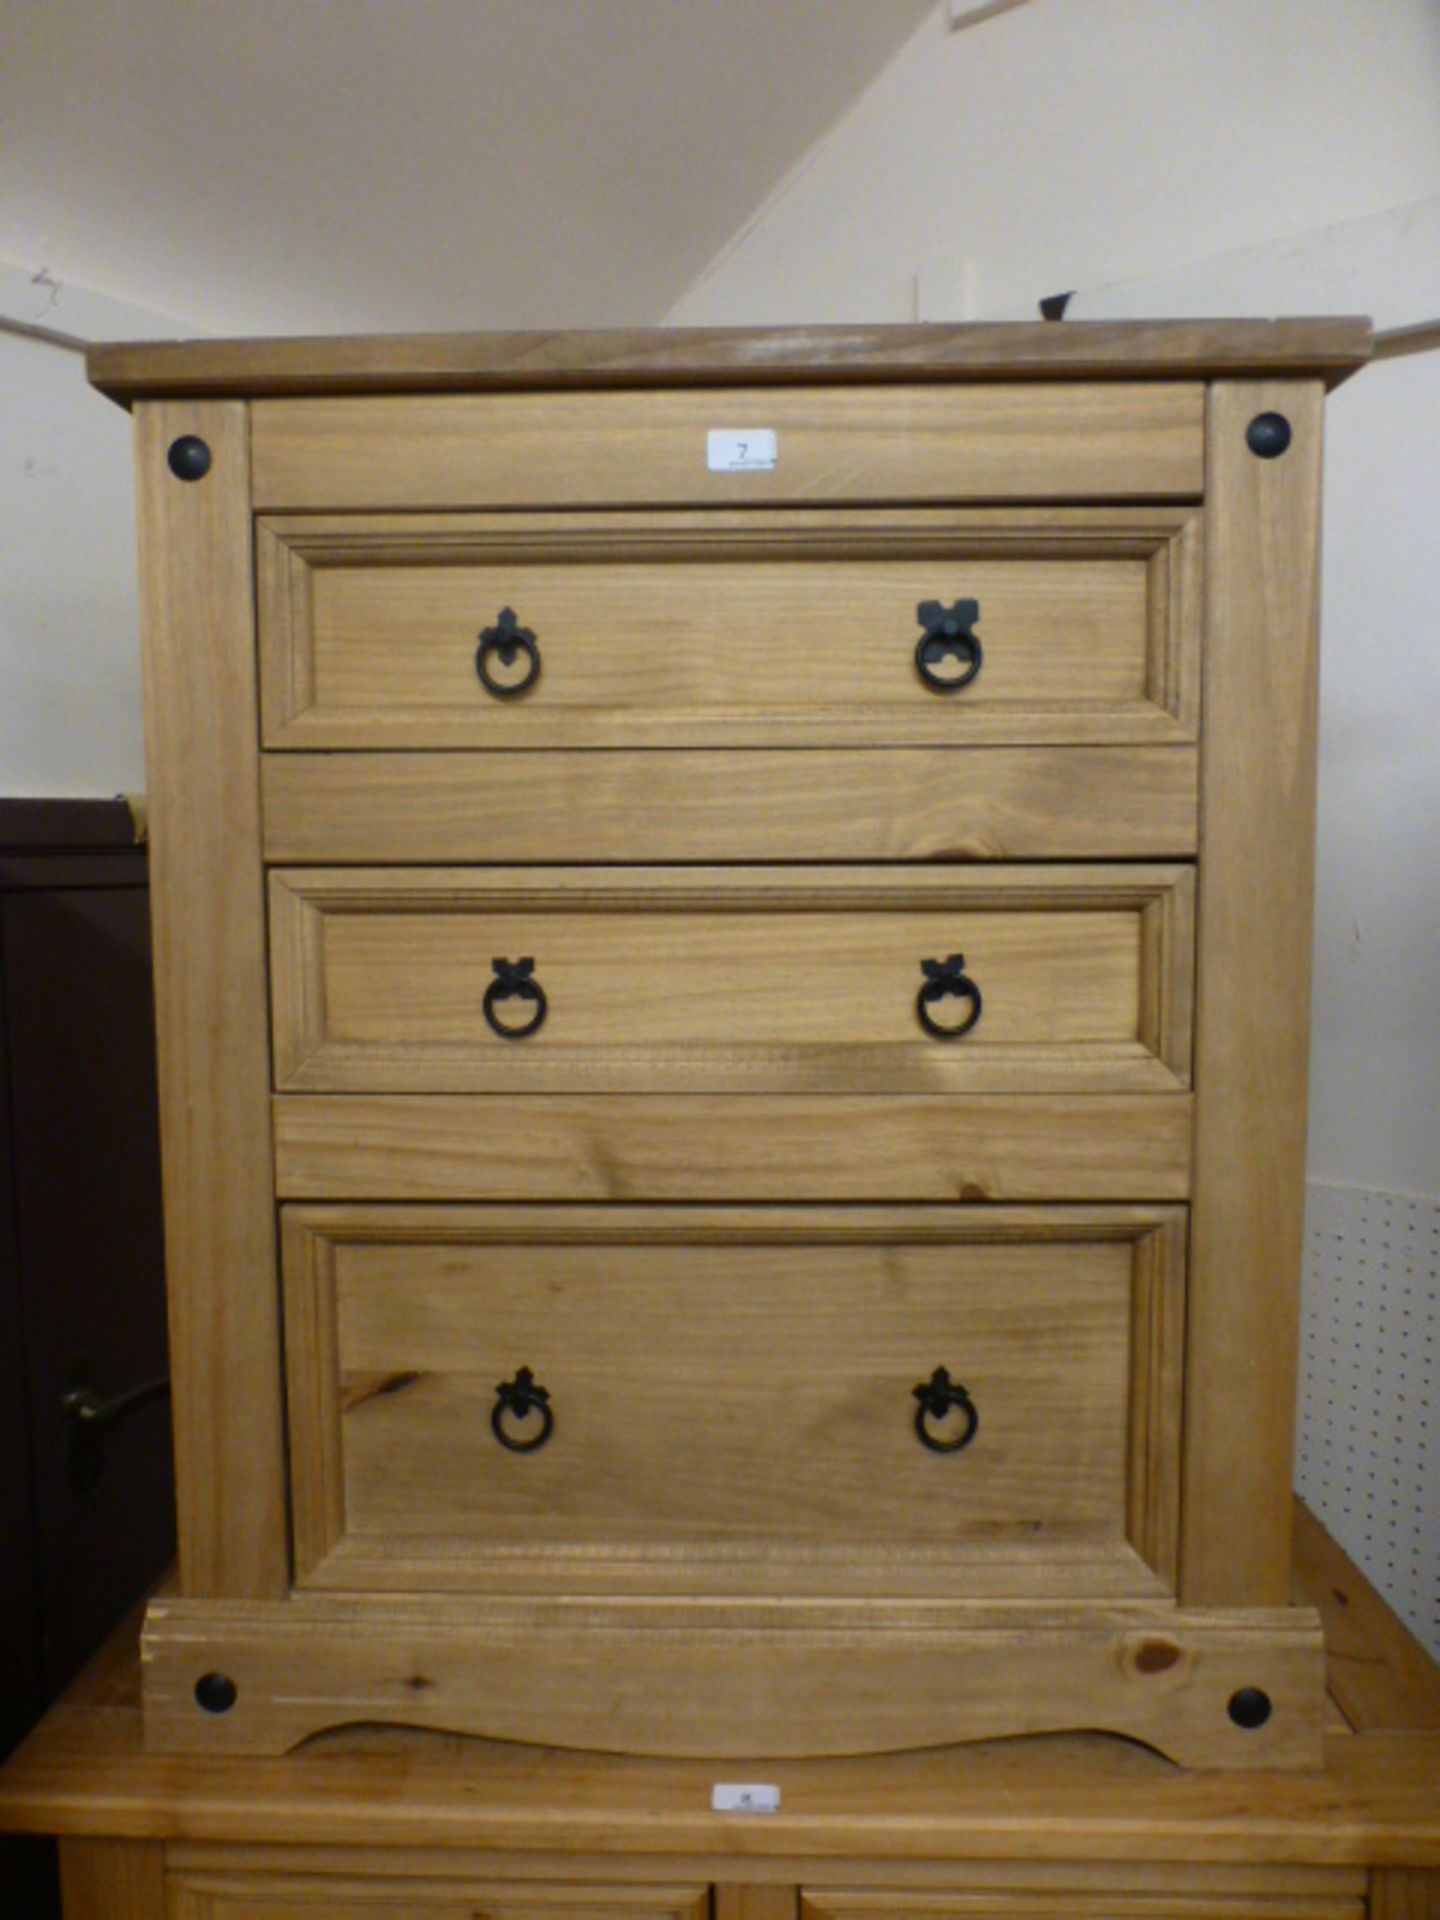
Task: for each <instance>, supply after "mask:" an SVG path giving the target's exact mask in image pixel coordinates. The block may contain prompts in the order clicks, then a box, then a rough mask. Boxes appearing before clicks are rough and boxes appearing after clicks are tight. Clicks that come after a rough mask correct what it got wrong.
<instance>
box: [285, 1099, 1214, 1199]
mask: <svg viewBox="0 0 1440 1920" xmlns="http://www.w3.org/2000/svg"><path fill="white" fill-rule="evenodd" d="M1190 1112H1191V1096H1190V1095H1189V1094H1184V1093H1174V1094H1165V1093H1157V1094H1152V1095H1147V1096H1146V1097H1145V1098H1144V1099H1143V1100H1137V1099H1135V1098H1134V1097H1133V1096H1131V1095H1126V1094H1118V1095H1103V1094H1051V1095H1041V1094H1028V1095H1027V1094H983V1095H975V1096H966V1095H963V1094H954V1095H941V1096H925V1095H915V1094H909V1095H906V1094H896V1095H891V1096H888V1097H887V1098H885V1099H883V1100H877V1099H874V1098H871V1097H870V1096H867V1095H863V1094H850V1095H846V1094H814V1095H805V1094H738V1095H724V1094H680V1095H670V1096H666V1095H663V1094H613V1095H607V1096H606V1098H605V1101H604V1104H603V1106H602V1105H597V1103H596V1101H595V1100H594V1099H592V1098H590V1097H589V1096H586V1095H581V1094H575V1095H570V1094H527V1095H526V1096H525V1099H524V1101H523V1103H521V1104H519V1105H518V1106H517V1103H516V1102H515V1101H513V1100H510V1099H508V1098H506V1097H505V1096H504V1095H500V1094H493V1095H492V1094H473V1095H461V1094H429V1095H416V1094H372V1095H363V1094H310V1095H307V1094H285V1095H282V1096H281V1097H279V1098H278V1099H277V1100H276V1101H275V1104H274V1114H275V1157H276V1186H277V1191H278V1193H279V1194H280V1196H281V1198H282V1199H287V1200H309V1199H328V1200H565V1201H572V1200H694V1201H702V1200H740V1201H745V1200H828V1201H844V1200H855V1201H862V1200H950V1201H953V1200H961V1201H985V1200H1078V1199H1084V1200H1095V1201H1105V1200H1119V1201H1125V1200H1137V1199H1143V1200H1156V1201H1163V1200H1183V1199H1184V1198H1185V1197H1186V1195H1187V1194H1188V1193H1189V1191H1190Z"/></svg>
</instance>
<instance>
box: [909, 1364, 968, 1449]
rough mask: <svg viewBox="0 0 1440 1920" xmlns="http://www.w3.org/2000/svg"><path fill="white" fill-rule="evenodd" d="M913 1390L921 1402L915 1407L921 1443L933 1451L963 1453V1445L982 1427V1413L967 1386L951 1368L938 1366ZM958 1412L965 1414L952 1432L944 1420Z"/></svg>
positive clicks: (916, 1427) (916, 1430) (965, 1445)
mask: <svg viewBox="0 0 1440 1920" xmlns="http://www.w3.org/2000/svg"><path fill="white" fill-rule="evenodd" d="M913 1391H914V1395H915V1398H916V1399H917V1400H918V1401H919V1402H920V1405H919V1406H918V1407H917V1408H916V1410H915V1432H916V1434H917V1436H918V1437H919V1440H920V1444H921V1446H924V1447H928V1448H929V1449H930V1451H931V1452H932V1453H959V1451H960V1449H961V1448H962V1447H968V1446H969V1444H970V1442H971V1441H972V1440H973V1439H974V1438H975V1435H976V1432H977V1431H978V1429H979V1426H980V1415H979V1413H978V1412H977V1411H976V1407H975V1402H974V1401H973V1400H972V1399H971V1398H970V1395H969V1394H968V1393H967V1392H966V1391H965V1389H964V1387H962V1386H961V1385H960V1383H959V1381H958V1380H952V1379H951V1378H950V1374H949V1370H948V1369H947V1368H945V1367H936V1369H935V1371H934V1373H932V1374H931V1376H930V1378H929V1379H928V1380H922V1381H921V1382H920V1384H919V1386H918V1387H916V1388H914V1390H913ZM955 1412H958V1413H959V1414H960V1416H961V1420H960V1425H959V1427H958V1428H957V1429H956V1431H955V1432H953V1433H950V1432H947V1431H946V1430H945V1425H944V1423H945V1422H946V1421H947V1420H948V1419H949V1417H950V1415H951V1414H952V1413H955Z"/></svg>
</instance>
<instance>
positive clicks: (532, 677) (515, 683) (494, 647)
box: [475, 607, 540, 700]
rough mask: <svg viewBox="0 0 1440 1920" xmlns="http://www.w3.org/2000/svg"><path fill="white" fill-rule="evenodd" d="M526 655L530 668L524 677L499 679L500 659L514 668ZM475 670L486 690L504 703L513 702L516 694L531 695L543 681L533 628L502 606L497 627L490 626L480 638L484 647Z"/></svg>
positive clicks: (476, 652) (476, 661) (504, 665)
mask: <svg viewBox="0 0 1440 1920" xmlns="http://www.w3.org/2000/svg"><path fill="white" fill-rule="evenodd" d="M522 653H523V654H524V655H525V659H526V667H525V671H524V673H522V674H521V676H520V678H519V679H518V680H497V679H496V678H495V675H494V672H493V671H492V662H493V661H496V660H498V661H499V662H500V665H501V666H502V667H513V666H514V664H515V661H516V657H517V656H518V655H519V654H522ZM475 671H476V672H477V673H478V674H479V676H480V679H481V681H482V682H483V684H484V686H485V688H486V690H487V691H488V692H490V693H493V694H494V695H495V696H496V698H497V699H500V700H513V699H514V698H515V696H516V694H520V693H528V692H529V690H530V688H531V687H533V686H534V684H535V682H536V681H537V680H538V679H539V678H540V643H539V641H538V640H536V638H535V636H534V634H533V633H532V632H531V631H530V629H529V627H522V626H521V625H520V621H519V617H518V615H517V614H516V612H515V609H514V608H513V607H502V608H501V609H500V613H499V616H498V617H497V619H496V621H495V624H494V626H493V627H486V628H485V630H484V632H483V633H482V634H481V635H480V644H479V646H478V647H477V648H476V649H475Z"/></svg>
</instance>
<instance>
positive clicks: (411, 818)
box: [260, 746, 1199, 865]
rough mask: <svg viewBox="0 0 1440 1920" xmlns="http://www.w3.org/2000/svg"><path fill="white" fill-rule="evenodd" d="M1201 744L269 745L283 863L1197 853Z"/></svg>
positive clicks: (269, 809)
mask: <svg viewBox="0 0 1440 1920" xmlns="http://www.w3.org/2000/svg"><path fill="white" fill-rule="evenodd" d="M1197 778H1198V759H1197V753H1196V750H1195V749H1194V748H1192V747H1183V746H1175V747H986V748H985V750H984V751H983V752H977V753H971V754H967V755H966V757H965V760H964V762H963V769H962V766H961V765H960V764H959V763H958V762H957V757H956V755H955V753H954V752H952V751H951V750H949V749H947V748H930V749H921V748H911V749H898V750H894V751H889V750H884V749H877V750H872V751H865V752H855V753H852V752H848V751H839V750H829V749H825V748H816V749H813V750H810V751H807V752H804V753H790V752H785V751H777V750H772V749H765V748H756V749H753V750H750V751H739V752H731V751H727V750H724V749H716V750H714V751H711V752H705V753H686V752H672V751H667V750H660V749H657V750H654V751H651V752H631V751H628V750H626V749H623V748H616V749H613V750H610V751H606V752H581V753H574V752H554V753H503V754H501V753H315V754H311V753H274V754H267V755H266V756H265V758H264V764H263V766H262V767H261V773H260V779H261V789H262V793H263V796H264V833H265V855H266V858H267V860H269V861H271V862H275V863H278V864H282V865H283V864H289V863H297V862H317V863H318V862H325V863H328V862H331V861H362V862H363V861H393V862H404V863H407V864H416V865H420V864H435V863H439V864H444V863H446V862H452V861H473V862H476V863H486V864H489V863H494V864H504V865H511V864H517V863H531V862H553V861H554V859H555V857H556V853H557V850H563V852H564V855H565V858H566V859H567V860H570V861H576V862H579V861H594V862H597V863H609V862H621V861H624V862H635V863H638V864H645V863H647V862H650V861H657V860H658V861H671V860H676V861H715V862H731V861H734V862H740V863H745V862H749V861H756V860H776V861H779V860H786V861H806V860H885V861H899V860H906V861H909V860H936V861H941V860H944V861H971V860H1077V859H1094V860H1116V859H1135V860H1166V859H1186V858H1188V857H1191V856H1193V855H1194V853H1195V849H1196V844H1197V839H1198V831H1199V830H1198V821H1197Z"/></svg>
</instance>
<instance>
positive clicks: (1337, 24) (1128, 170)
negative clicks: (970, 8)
mask: <svg viewBox="0 0 1440 1920" xmlns="http://www.w3.org/2000/svg"><path fill="white" fill-rule="evenodd" d="M945 13H946V9H945V8H944V7H943V6H941V7H937V9H936V10H935V13H934V14H933V15H932V17H931V18H930V19H929V20H928V21H927V22H926V24H925V26H924V27H923V28H922V29H921V30H920V31H919V32H918V33H917V34H916V35H915V36H914V38H913V39H912V40H911V41H910V42H909V43H908V45H907V46H906V47H905V48H904V49H903V50H902V52H901V53H900V54H899V55H898V56H897V57H896V58H895V59H894V60H893V61H892V62H891V64H890V65H889V66H888V67H887V68H886V69H885V71H884V73H883V74H881V75H880V77H879V78H878V79H877V80H876V81H875V83H874V84H873V85H872V86H871V87H870V88H869V89H868V91H867V92H866V93H865V94H864V95H863V96H862V97H861V99H860V100H859V101H858V102H857V103H856V105H855V106H854V107H853V108H852V110H851V111H850V112H849V113H848V114H847V115H846V116H845V118H844V119H843V120H841V121H840V122H839V124H838V125H837V126H836V128H835V129H834V130H833V132H832V133H831V134H830V135H829V136H827V138H826V139H825V140H823V141H822V142H821V143H820V145H819V146H818V147H817V148H815V149H814V150H813V152H812V153H811V154H810V155H808V156H807V158H806V159H805V161H803V162H802V164H801V165H800V167H799V168H798V169H797V170H796V171H795V172H794V173H793V174H792V176H791V177H790V179H789V181H788V182H786V183H785V184H784V185H783V186H782V188H781V189H780V190H779V191H778V192H777V193H776V194H775V195H773V196H772V198H771V200H770V202H769V203H768V204H767V206H766V207H765V208H764V209H762V211H761V213H760V214H759V215H758V216H757V217H756V219H755V220H753V221H752V222H751V223H750V224H749V225H748V227H746V228H745V229H744V230H743V231H742V233H741V235H740V236H739V237H738V239H737V240H736V241H734V242H732V243H731V245H730V247H729V248H728V249H727V250H726V251H725V252H723V253H722V254H721V255H720V256H719V258H718V259H717V260H716V261H715V262H713V263H712V265H711V266H710V268H709V269H707V271H706V273H705V274H703V275H702V276H701V278H700V279H699V280H698V281H697V282H696V284H695V286H694V287H693V288H692V289H691V291H690V292H689V293H688V294H687V295H686V296H685V298H684V299H683V300H681V301H679V302H678V303H677V304H676V306H675V307H674V308H672V310H671V312H670V314H669V315H668V316H667V317H668V320H669V322H670V323H671V324H672V325H676V326H708V325H723V324H726V323H736V324H739V323H764V322H767V321H773V322H781V321H796V322H801V321H821V320H838V321H851V320H909V319H912V318H914V317H915V315H914V304H913V302H914V283H915V276H916V273H917V271H918V270H919V269H920V268H921V266H922V265H923V264H924V262H925V261H926V260H927V258H928V257H929V256H930V255H932V254H933V253H934V252H935V251H937V250H954V251H956V252H958V253H959V254H961V255H962V256H963V258H964V260H965V262H966V263H967V265H968V268H969V272H968V276H967V278H968V286H969V299H968V313H967V312H957V313H954V314H952V315H949V316H946V317H950V318H954V319H963V318H966V317H968V315H970V314H973V315H974V316H975V317H984V318H986V319H1003V318H1028V319H1033V318H1035V314H1036V305H1035V303H1036V302H1037V301H1038V300H1039V299H1040V298H1041V297H1042V296H1044V295H1046V294H1051V293H1060V292H1063V291H1065V290H1066V289H1068V288H1071V287H1093V286H1096V285H1099V284H1100V283H1102V282H1105V281H1109V280H1118V279H1122V278H1125V277H1127V276H1129V275H1133V274H1138V273H1148V272H1153V271H1155V270H1156V269H1159V268H1162V267H1165V266H1168V265H1170V264H1172V263H1175V262H1180V261H1185V260H1193V259H1200V258H1203V257H1205V256H1206V255H1209V254H1214V253H1220V252H1225V251H1228V250H1230V249H1232V248H1236V247H1242V246H1247V245H1250V244H1252V243H1254V242H1257V241H1261V240H1271V239H1275V238H1277V237H1279V236H1282V235H1285V234H1289V233H1299V232H1303V231H1304V230H1306V229H1308V228H1312V227H1319V226H1324V225H1328V224H1330V223H1332V222H1334V221H1337V220H1344V219H1347V218H1350V217H1353V216H1355V215H1359V214H1365V213H1372V212H1376V211H1378V210H1380V209H1381V208H1384V207H1392V206H1399V205H1401V204H1402V203H1404V202H1406V201H1410V200H1419V199H1422V198H1424V197H1425V196H1426V195H1429V194H1433V193H1435V192H1437V191H1440V8H1437V7H1436V6H1434V5H1433V3H1432V0H1029V4H1028V5H1025V6H1021V7H1019V8H1017V9H1016V10H1014V11H1012V12H1009V13H1004V14H1001V15H999V16H997V17H996V18H993V19H990V20H987V21H985V22H983V23H981V24H980V25H978V26H973V27H970V28H968V29H967V30H965V31H964V32H961V33H955V34H952V33H948V32H947V31H946V27H945ZM937 317H938V316H937Z"/></svg>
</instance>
